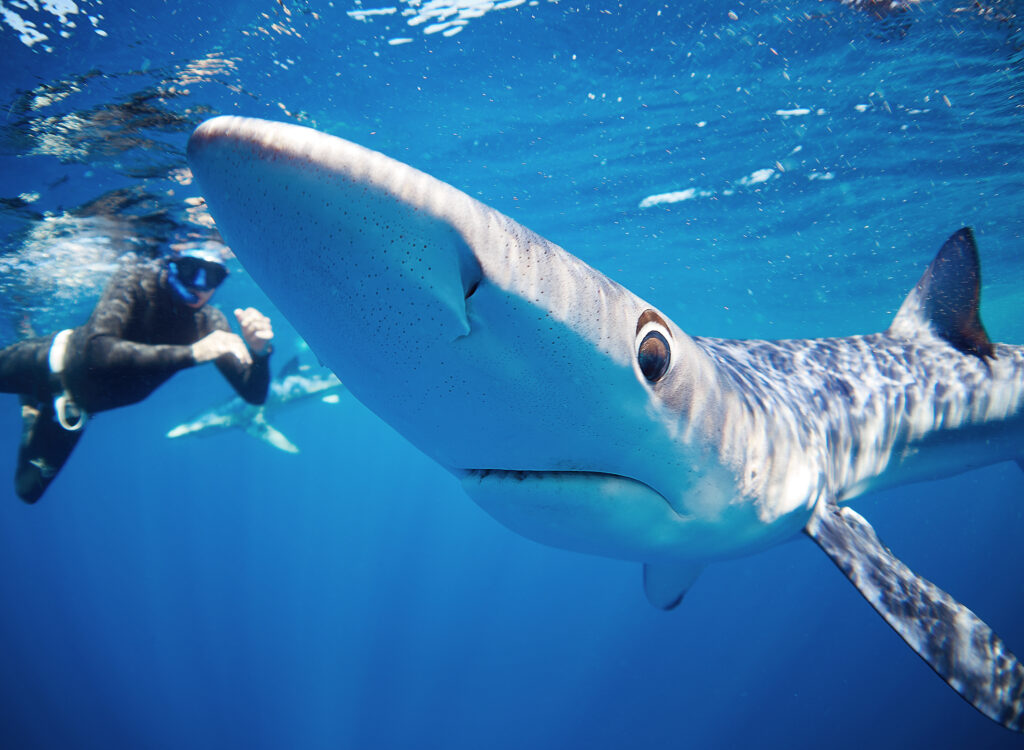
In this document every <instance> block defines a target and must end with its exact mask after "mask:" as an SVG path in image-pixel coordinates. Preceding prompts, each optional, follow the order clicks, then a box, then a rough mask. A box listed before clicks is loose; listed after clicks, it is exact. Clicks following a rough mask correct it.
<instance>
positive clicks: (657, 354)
mask: <svg viewBox="0 0 1024 750" xmlns="http://www.w3.org/2000/svg"><path fill="white" fill-rule="evenodd" d="M636 359H637V364H638V365H640V372H642V373H643V374H644V377H645V378H647V379H648V380H649V381H650V382H652V383H657V382H658V381H659V380H661V379H662V378H663V377H664V376H665V373H666V372H668V366H669V363H670V362H671V361H672V349H671V347H670V346H669V344H668V339H666V338H665V337H664V336H663V335H662V334H661V333H659V332H658V331H651V332H650V333H648V334H647V335H646V336H644V338H643V341H641V342H640V348H639V349H638V350H637V355H636Z"/></svg>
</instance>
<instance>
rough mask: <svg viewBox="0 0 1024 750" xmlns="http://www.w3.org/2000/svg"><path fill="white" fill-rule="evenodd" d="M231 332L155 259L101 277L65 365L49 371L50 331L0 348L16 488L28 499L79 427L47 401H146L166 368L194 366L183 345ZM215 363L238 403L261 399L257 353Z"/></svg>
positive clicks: (266, 374) (112, 404)
mask: <svg viewBox="0 0 1024 750" xmlns="http://www.w3.org/2000/svg"><path fill="white" fill-rule="evenodd" d="M217 330H223V331H230V330H231V328H230V326H229V325H228V321H227V319H226V318H225V317H224V314H223V313H222V312H221V311H220V310H218V309H217V308H214V307H210V306H209V305H206V306H204V307H202V308H200V309H198V310H195V309H192V308H190V307H188V306H187V305H185V304H184V303H183V302H181V300H180V299H179V298H178V297H177V295H176V294H175V293H174V291H173V290H172V289H171V287H170V285H169V284H168V283H167V269H166V266H165V265H164V264H162V263H159V262H155V261H144V262H133V263H128V264H126V265H125V266H124V267H122V268H121V269H120V270H119V271H118V272H117V273H116V274H115V275H114V277H113V278H112V279H111V280H110V283H109V284H108V285H107V287H106V289H105V290H104V292H103V296H102V298H101V299H100V301H99V303H98V304H97V305H96V308H95V309H94V310H93V313H92V315H91V316H90V318H89V321H88V322H87V323H86V324H85V325H83V326H80V327H78V328H75V329H74V331H73V332H72V334H71V337H70V339H69V340H68V346H67V352H66V355H65V359H64V372H63V374H62V376H61V377H60V378H58V377H57V376H55V375H54V374H53V373H52V372H51V371H50V366H49V353H50V346H51V345H52V343H53V338H54V334H51V335H49V336H42V337H38V338H32V339H26V340H24V341H19V342H18V343H16V344H13V345H12V346H9V347H7V348H6V349H3V350H2V351H0V392H4V393H18V394H20V395H21V402H22V417H23V419H24V423H23V424H24V429H23V433H22V441H21V447H20V449H19V452H18V468H17V472H16V474H15V490H16V491H17V493H18V495H19V497H21V498H22V499H23V500H25V501H26V502H35V501H36V500H38V499H39V498H40V496H42V494H43V491H44V490H45V489H46V487H47V486H48V485H49V483H50V482H51V481H52V480H53V478H54V477H55V476H56V474H57V472H58V471H59V470H60V468H61V466H63V465H64V462H65V461H66V460H67V457H68V455H70V453H71V450H72V449H73V448H74V446H75V443H76V442H77V441H78V438H79V437H80V436H81V434H82V431H81V430H78V431H69V430H66V429H64V428H63V427H61V426H60V424H58V422H57V421H56V419H55V413H54V406H53V399H54V397H55V396H56V395H59V394H60V393H61V392H65V391H66V392H67V393H69V394H70V396H71V398H72V400H73V402H74V404H75V405H76V406H77V407H78V408H79V409H82V410H84V411H85V412H87V413H88V414H96V413H98V412H101V411H106V410H108V409H115V408H117V407H119V406H127V405H128V404H134V403H136V402H138V401H141V400H142V399H144V398H146V396H148V395H149V394H150V393H152V392H153V391H154V390H156V389H157V388H158V387H159V386H160V385H161V384H162V383H163V382H164V381H166V380H167V379H168V378H170V377H171V376H172V375H174V373H176V372H178V371H179V370H183V369H185V368H186V367H192V366H193V365H195V364H197V363H196V360H195V357H193V356H192V344H194V343H195V342H197V341H199V340H200V339H201V338H203V337H204V336H206V335H207V334H209V333H212V332H213V331H217ZM215 362H216V365H217V368H218V369H219V370H220V371H221V373H223V375H224V377H225V378H227V380H228V382H230V383H231V385H232V386H233V387H234V389H235V390H236V391H237V392H238V393H239V395H241V396H242V398H244V399H245V400H246V401H248V402H250V403H253V404H261V403H263V401H264V400H265V399H266V397H267V386H268V384H269V383H270V368H269V366H268V363H267V357H265V356H262V357H261V356H253V363H252V364H251V365H243V364H242V363H241V362H239V361H238V359H237V358H236V357H235V356H233V355H231V354H224V355H221V356H220V357H218V358H217V359H216V360H215Z"/></svg>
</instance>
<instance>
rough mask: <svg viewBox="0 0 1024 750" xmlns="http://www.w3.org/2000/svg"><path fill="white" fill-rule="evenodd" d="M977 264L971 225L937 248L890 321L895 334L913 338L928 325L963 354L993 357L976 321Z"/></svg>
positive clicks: (992, 350) (986, 335)
mask: <svg viewBox="0 0 1024 750" xmlns="http://www.w3.org/2000/svg"><path fill="white" fill-rule="evenodd" d="M980 301H981V263H980V261H979V260H978V246H977V244H975V242H974V233H973V232H972V231H971V228H970V227H964V228H963V229H960V230H959V231H957V232H956V233H954V234H953V235H952V236H950V238H949V239H948V240H946V242H945V243H944V244H943V245H942V247H941V248H940V249H939V252H938V254H937V255H936V256H935V259H934V260H933V261H932V262H931V265H929V266H928V269H927V270H926V271H925V272H924V275H923V276H922V277H921V279H920V281H918V282H917V286H915V287H914V288H913V289H912V290H911V292H910V294H908V295H907V298H906V299H905V300H904V301H903V305H902V306H900V309H899V312H897V313H896V317H895V318H894V319H893V321H892V325H890V326H889V333H890V334H892V335H894V336H902V337H904V338H913V337H914V336H915V335H917V333H918V331H920V330H921V329H922V328H930V329H931V330H932V331H933V332H934V333H935V335H936V336H938V337H939V338H941V339H943V340H945V341H946V342H948V343H949V344H951V345H952V346H954V347H955V348H956V349H958V350H960V351H961V352H963V353H964V354H973V355H975V356H977V357H981V358H982V359H984V358H986V357H995V347H993V346H992V342H991V341H990V340H989V337H988V333H987V332H986V331H985V326H984V325H982V323H981V316H980V314H979V312H978V307H979V304H980Z"/></svg>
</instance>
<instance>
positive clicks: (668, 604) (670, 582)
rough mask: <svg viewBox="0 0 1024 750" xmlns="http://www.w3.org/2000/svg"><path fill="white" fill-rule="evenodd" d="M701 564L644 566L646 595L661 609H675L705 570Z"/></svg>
mask: <svg viewBox="0 0 1024 750" xmlns="http://www.w3.org/2000/svg"><path fill="white" fill-rule="evenodd" d="M704 567H705V566H704V565H702V564H699V563H680V564H670V563H657V564H652V563H647V564H646V565H644V593H645V594H647V601H649V602H650V603H651V604H653V605H654V606H655V607H658V608H659V609H666V610H667V609H675V608H676V607H678V606H679V603H680V602H681V601H682V600H683V597H684V596H686V592H687V591H689V590H690V586H692V585H693V582H694V581H696V580H697V576H699V575H700V572H701V571H702V570H704Z"/></svg>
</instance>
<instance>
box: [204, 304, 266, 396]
mask: <svg viewBox="0 0 1024 750" xmlns="http://www.w3.org/2000/svg"><path fill="white" fill-rule="evenodd" d="M250 309H251V308H250ZM235 314H236V316H238V312H237V311H236V313H235ZM238 317H239V319H240V321H241V320H242V318H241V316H238ZM208 319H209V321H210V323H209V324H210V327H211V328H212V329H213V331H214V332H218V331H220V332H230V330H231V328H230V326H228V321H227V318H225V317H224V314H223V313H222V312H221V311H220V310H217V309H216V308H209V312H208ZM243 333H245V334H248V333H249V331H248V327H246V326H245V325H244V324H243ZM232 335H235V334H232ZM270 335H271V336H273V333H271V334H270ZM249 338H253V337H252V336H249V335H247V339H249ZM246 344H247V346H248V351H247V352H246V353H247V354H249V357H248V360H249V361H248V362H243V361H242V360H241V359H240V358H239V357H238V356H237V355H235V354H230V353H229V354H222V355H220V356H219V357H217V358H216V359H215V360H214V362H215V364H216V365H217V369H218V370H220V371H221V374H223V375H224V377H225V378H226V379H227V381H228V382H229V383H231V387H232V388H234V389H235V391H236V392H237V393H238V395H239V396H241V397H242V398H244V399H245V400H246V401H248V402H249V403H250V404H262V403H263V402H264V401H266V400H267V389H268V388H269V387H270V361H269V360H270V350H271V347H270V346H269V339H265V340H263V346H259V350H258V351H257V350H256V349H257V346H258V345H254V343H253V342H249V341H246Z"/></svg>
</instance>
